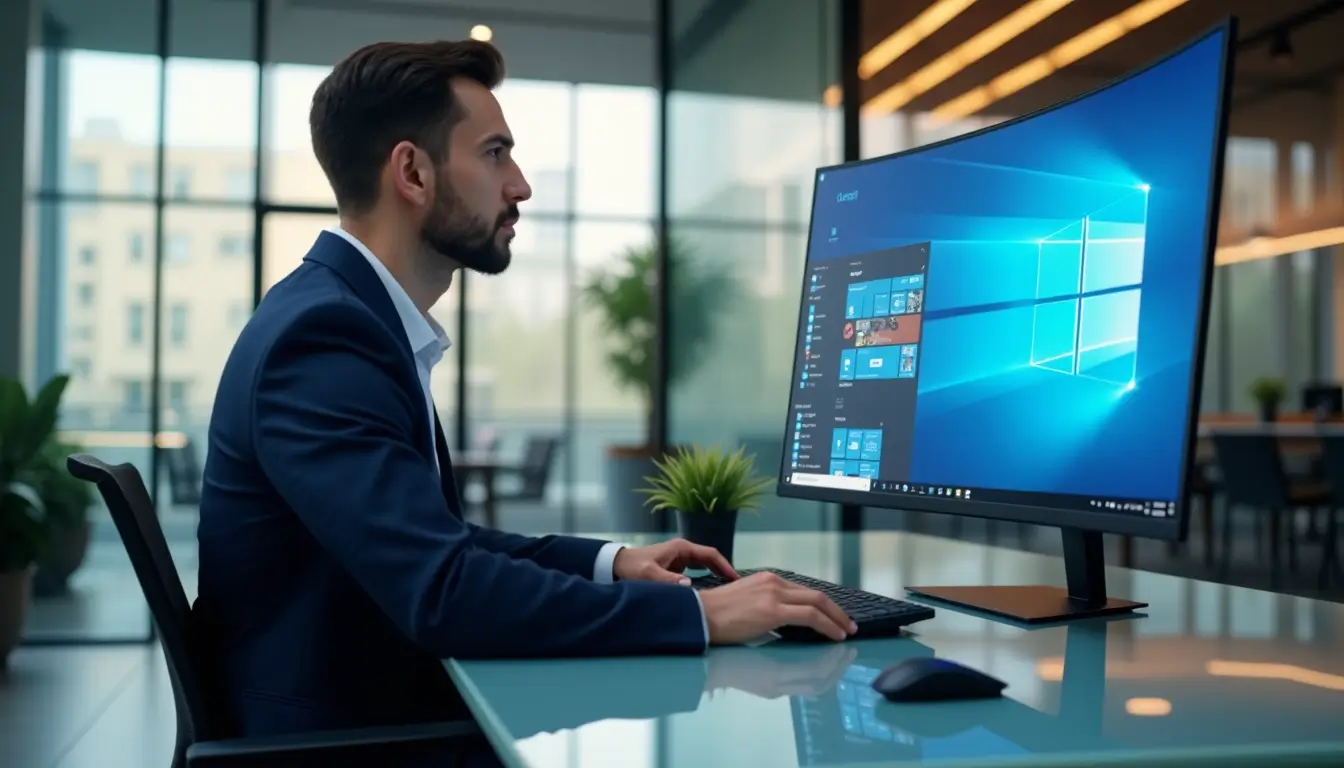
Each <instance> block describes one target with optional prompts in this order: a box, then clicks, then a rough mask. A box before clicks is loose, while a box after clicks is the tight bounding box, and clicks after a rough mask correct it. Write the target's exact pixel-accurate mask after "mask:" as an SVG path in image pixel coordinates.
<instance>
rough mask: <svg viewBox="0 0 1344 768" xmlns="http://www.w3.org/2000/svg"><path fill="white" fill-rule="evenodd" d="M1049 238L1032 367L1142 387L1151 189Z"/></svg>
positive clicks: (1120, 197)
mask: <svg viewBox="0 0 1344 768" xmlns="http://www.w3.org/2000/svg"><path fill="white" fill-rule="evenodd" d="M1116 192H1117V194H1116V199H1115V200H1114V201H1113V202H1110V203H1108V204H1106V205H1104V206H1102V207H1101V208H1099V209H1098V210H1095V211H1093V212H1092V213H1090V214H1088V215H1086V216H1084V217H1083V218H1081V219H1079V220H1078V221H1075V222H1073V223H1071V224H1069V225H1068V226H1066V227H1064V228H1063V229H1060V230H1059V231H1057V232H1053V233H1051V234H1050V235H1047V236H1046V237H1044V238H1042V239H1041V240H1040V243H1039V255H1038V257H1037V272H1036V299H1037V304H1036V308H1035V317H1034V319H1033V320H1034V322H1033V326H1032V340H1031V341H1032V343H1031V364H1032V365H1033V366H1035V367H1037V368H1042V369H1045V370H1050V371H1056V372H1058V373H1063V374H1068V375H1071V376H1085V377H1087V378H1091V379H1096V380H1099V381H1104V382H1107V383H1109V384H1114V385H1116V386H1118V387H1122V388H1126V389H1131V388H1133V386H1134V375H1135V365H1136V363H1137V359H1138V346H1139V303H1140V300H1141V299H1142V296H1143V252H1144V242H1145V238H1146V234H1147V228H1148V185H1146V184H1143V185H1140V186H1138V187H1117V189H1116Z"/></svg>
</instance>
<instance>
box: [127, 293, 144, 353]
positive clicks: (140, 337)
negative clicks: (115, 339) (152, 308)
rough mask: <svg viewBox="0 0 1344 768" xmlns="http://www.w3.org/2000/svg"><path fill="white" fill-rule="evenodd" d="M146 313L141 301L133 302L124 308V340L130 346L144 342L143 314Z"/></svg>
mask: <svg viewBox="0 0 1344 768" xmlns="http://www.w3.org/2000/svg"><path fill="white" fill-rule="evenodd" d="M147 314H148V313H147V312H146V311H145V305H144V304H143V303H142V302H138V301H137V302H133V303H132V304H131V305H130V306H129V307H127V308H126V340H127V341H128V342H129V343H130V344H131V345H132V346H139V345H141V344H144V343H145V315H147Z"/></svg>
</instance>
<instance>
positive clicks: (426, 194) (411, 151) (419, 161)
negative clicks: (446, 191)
mask: <svg viewBox="0 0 1344 768" xmlns="http://www.w3.org/2000/svg"><path fill="white" fill-rule="evenodd" d="M388 166H389V169H390V170H391V172H392V182H393V185H394V186H395V188H396V190H397V194H398V195H399V196H401V198H402V199H404V200H406V201H407V202H409V203H411V204H412V205H416V206H423V205H425V204H426V203H428V202H429V201H430V200H432V199H434V174H433V165H432V163H430V161H429V155H428V154H426V153H425V151H424V150H422V149H420V148H419V147H417V146H415V145H414V144H412V143H411V142H409V141H402V142H399V143H398V144H397V145H396V146H395V147H393V148H392V154H391V156H390V158H389V159H388Z"/></svg>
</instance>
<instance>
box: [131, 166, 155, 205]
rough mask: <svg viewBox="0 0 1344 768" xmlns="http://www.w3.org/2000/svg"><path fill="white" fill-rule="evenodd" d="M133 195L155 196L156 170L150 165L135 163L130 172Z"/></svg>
mask: <svg viewBox="0 0 1344 768" xmlns="http://www.w3.org/2000/svg"><path fill="white" fill-rule="evenodd" d="M129 192H130V193H131V194H133V195H140V196H142V197H152V196H153V195H154V168H153V167H152V166H151V165H150V164H149V163H134V164H132V165H131V170H130V189H129Z"/></svg>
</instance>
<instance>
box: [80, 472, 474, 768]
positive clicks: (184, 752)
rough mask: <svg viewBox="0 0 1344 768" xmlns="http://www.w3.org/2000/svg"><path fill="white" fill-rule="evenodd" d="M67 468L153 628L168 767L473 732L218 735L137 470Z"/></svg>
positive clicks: (425, 750) (319, 756) (319, 760)
mask: <svg viewBox="0 0 1344 768" xmlns="http://www.w3.org/2000/svg"><path fill="white" fill-rule="evenodd" d="M66 467H67V469H69V471H70V474H71V475H73V476H74V477H76V478H78V479H80V480H83V481H85V482H89V483H93V484H94V485H95V486H97V488H98V492H99V493H100V494H102V497H103V501H104V502H105V503H106V504H107V509H108V512H109V513H110V514H111V516H112V522H113V523H115V524H116V526H117V532H118V533H119V534H120V535H121V540H122V543H123V544H124V545H125V547H126V554H127V555H129V556H130V560H131V566H132V568H134V570H135V576H136V579H137V580H138V581H139V582H140V588H141V590H143V591H144V593H145V601H146V602H147V603H148V604H149V611H150V615H151V616H152V617H153V619H154V626H155V627H156V628H157V629H158V635H159V641H160V643H161V644H162V646H163V655H164V660H165V661H166V662H167V665H168V676H169V679H170V680H171V682H172V687H173V700H174V703H175V705H176V709H177V741H176V744H175V745H174V747H173V762H172V767H173V768H216V767H219V768H223V767H224V766H236V767H237V768H244V767H245V768H259V766H273V765H295V764H303V765H323V766H327V765H335V764H343V763H345V762H346V761H353V764H361V763H362V764H373V763H375V762H376V761H383V760H387V759H388V758H392V759H394V760H395V759H396V758H401V757H410V756H421V755H424V756H431V755H435V754H439V753H441V752H442V751H445V750H447V751H448V752H449V753H451V750H452V749H453V746H452V745H455V744H460V743H462V742H463V741H464V740H466V739H468V738H471V737H477V736H478V735H479V729H477V727H476V725H475V724H474V723H470V722H448V723H428V724H424V725H414V726H393V727H380V728H364V729H352V730H347V731H330V732H321V733H301V734H286V735H281V736H266V737H253V738H224V737H225V736H227V735H228V734H229V731H230V728H229V726H228V725H227V719H226V718H225V717H224V715H223V714H222V710H223V706H222V704H221V702H220V701H219V698H218V697H217V696H212V695H211V693H210V686H209V685H207V683H206V678H205V676H204V674H203V673H204V672H205V669H204V667H203V664H202V661H201V659H200V651H199V644H198V643H196V642H193V638H192V629H191V627H192V624H191V605H190V603H188V602H187V594H186V591H185V590H184V589H183V588H182V580H181V578H180V577H179V576H178V573H177V566H176V565H174V563H173V559H172V556H171V555H170V554H169V551H168V542H167V541H166V540H165V539H164V536H163V529H162V528H161V527H160V526H159V520H158V517H157V515H156V514H155V512H154V505H153V503H152V502H151V501H150V497H149V491H148V490H147V489H146V488H145V483H144V481H143V480H142V479H141V477H140V472H139V470H137V469H136V468H135V467H134V466H132V465H130V464H118V465H116V466H112V465H109V464H106V463H105V462H103V461H100V460H99V459H96V458H94V457H93V456H89V455H87V454H77V455H74V456H70V457H69V458H68V459H67V460H66Z"/></svg>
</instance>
